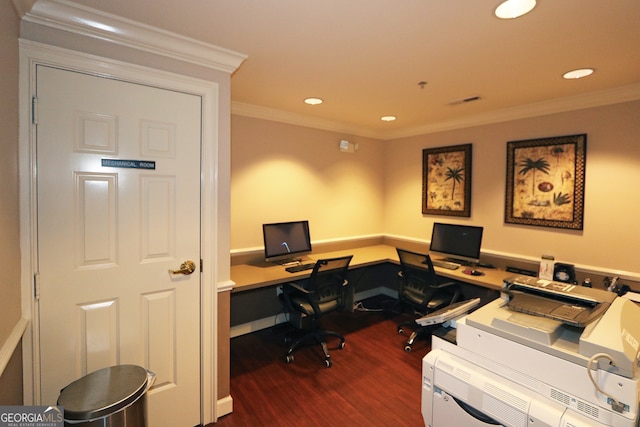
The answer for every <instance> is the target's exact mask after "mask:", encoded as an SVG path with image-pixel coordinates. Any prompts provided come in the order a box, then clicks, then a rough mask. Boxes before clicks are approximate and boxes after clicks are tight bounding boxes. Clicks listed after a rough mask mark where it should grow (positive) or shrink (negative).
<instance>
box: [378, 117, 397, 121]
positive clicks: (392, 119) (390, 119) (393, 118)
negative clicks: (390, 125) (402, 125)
mask: <svg viewBox="0 0 640 427" xmlns="http://www.w3.org/2000/svg"><path fill="white" fill-rule="evenodd" d="M396 119H397V117H396V116H382V117H380V120H382V121H383V122H392V121H394V120H396Z"/></svg>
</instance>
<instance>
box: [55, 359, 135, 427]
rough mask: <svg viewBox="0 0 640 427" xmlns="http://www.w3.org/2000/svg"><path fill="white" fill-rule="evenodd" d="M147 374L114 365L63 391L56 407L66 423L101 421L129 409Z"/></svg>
mask: <svg viewBox="0 0 640 427" xmlns="http://www.w3.org/2000/svg"><path fill="white" fill-rule="evenodd" d="M146 384H147V371H146V369H144V368H142V367H140V366H135V365H118V366H112V367H109V368H104V369H100V370H98V371H95V372H92V373H90V374H88V375H86V376H84V377H82V378H80V379H79V380H76V381H74V382H72V383H71V384H69V385H68V386H66V387H65V388H63V389H62V390H61V391H60V396H59V397H58V405H59V406H62V407H63V408H64V418H65V419H66V420H91V419H95V418H101V417H104V416H107V415H110V414H113V413H116V412H118V411H119V410H121V409H123V408H125V407H127V406H129V405H130V404H132V403H133V402H135V401H136V400H137V399H138V398H139V397H140V396H141V395H143V394H144V392H145V391H146Z"/></svg>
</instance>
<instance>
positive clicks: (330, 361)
mask: <svg viewBox="0 0 640 427" xmlns="http://www.w3.org/2000/svg"><path fill="white" fill-rule="evenodd" d="M331 365H333V361H332V360H331V359H324V366H326V367H327V368H330V367H331Z"/></svg>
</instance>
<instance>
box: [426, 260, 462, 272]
mask: <svg viewBox="0 0 640 427" xmlns="http://www.w3.org/2000/svg"><path fill="white" fill-rule="evenodd" d="M431 262H432V263H433V265H434V266H435V267H440V268H446V269H447V270H457V269H459V268H460V264H457V263H455V262H451V261H445V260H442V259H432V260H431Z"/></svg>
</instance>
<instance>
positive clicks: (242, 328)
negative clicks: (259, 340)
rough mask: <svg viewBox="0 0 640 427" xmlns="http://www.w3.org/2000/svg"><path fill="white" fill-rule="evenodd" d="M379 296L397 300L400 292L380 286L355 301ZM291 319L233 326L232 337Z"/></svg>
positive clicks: (281, 316) (283, 317) (281, 315)
mask: <svg viewBox="0 0 640 427" xmlns="http://www.w3.org/2000/svg"><path fill="white" fill-rule="evenodd" d="M377 295H386V296H388V297H391V298H397V297H398V292H397V291H395V290H393V289H389V288H387V287H384V286H380V287H377V288H374V289H369V290H367V291H363V292H357V293H356V294H355V295H354V298H353V301H354V302H357V301H361V300H363V299H367V298H371V297H375V296H377ZM288 320H289V319H288V318H287V316H286V315H285V314H284V313H278V314H276V315H275V316H269V317H265V318H262V319H257V320H254V321H252V322H247V323H242V324H240V325H236V326H232V327H231V331H230V337H231V338H235V337H239V336H242V335H245V334H250V333H252V332H256V331H260V330H262V329H267V328H270V327H272V326H276V325H279V324H281V323H285V322H287V321H288Z"/></svg>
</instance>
